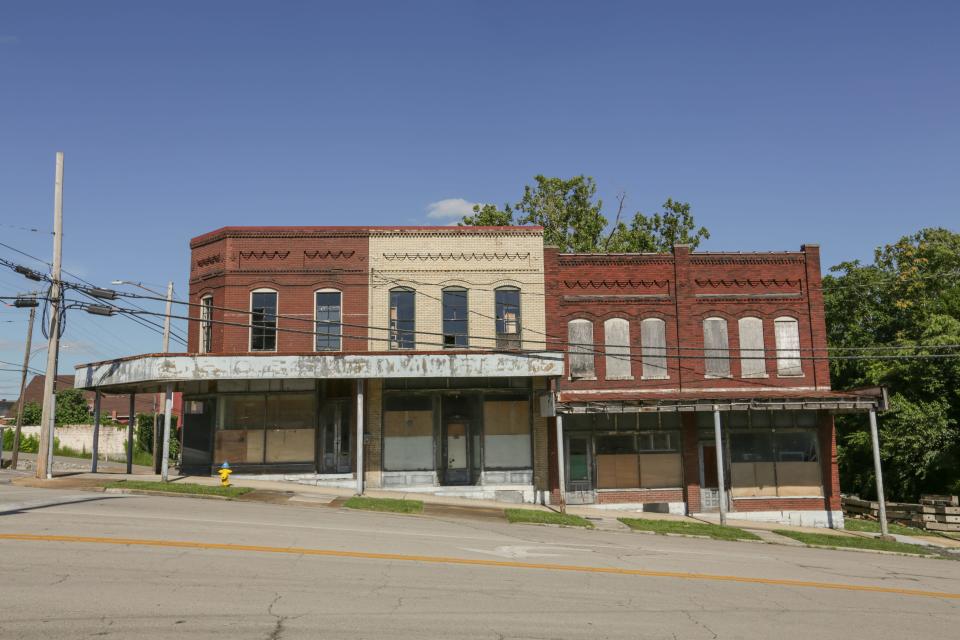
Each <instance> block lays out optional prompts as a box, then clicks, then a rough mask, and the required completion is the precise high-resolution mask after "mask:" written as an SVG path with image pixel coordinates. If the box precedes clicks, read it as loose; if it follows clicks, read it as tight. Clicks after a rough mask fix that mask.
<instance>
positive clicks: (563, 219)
mask: <svg viewBox="0 0 960 640" xmlns="http://www.w3.org/2000/svg"><path fill="white" fill-rule="evenodd" d="M625 201H626V196H625V195H621V196H620V197H619V198H618V202H619V208H618V210H617V214H616V217H615V219H614V222H613V224H612V225H611V224H610V222H609V220H608V219H607V217H606V216H605V215H604V214H603V201H602V200H600V199H598V198H597V185H596V183H595V182H594V180H593V178H591V177H589V176H583V175H581V176H575V177H573V178H569V179H563V178H548V177H546V176H542V175H538V176H535V177H534V184H533V185H527V186H526V187H524V190H523V196H522V197H521V198H520V201H519V202H517V203H516V204H515V205H513V206H511V205H509V204H506V205H504V206H503V208H498V207H497V206H496V205H492V204H484V205H475V206H474V207H473V215H468V216H464V217H463V219H462V220H461V221H460V224H461V225H466V226H503V225H511V224H534V225H539V226H541V227H543V236H544V242H545V243H546V244H548V245H552V246H556V247H560V249H561V251H567V252H582V253H608V252H669V251H670V250H671V249H672V248H673V245H674V244H689V245H691V247H692V248H696V247H697V246H698V245H699V244H700V242H701V240H703V239H706V238H709V237H710V233H709V231H707V229H706V228H704V227H697V225H696V223H695V222H694V219H693V214H692V213H691V211H690V204H689V203H686V202H679V201H675V200H673V199H672V198H668V199H667V201H666V202H665V203H664V204H663V211H662V212H659V213H656V214H654V215H652V216H646V215H644V214H642V213H640V212H637V213H635V214H634V216H633V218H632V219H631V221H630V223H629V224H627V223H625V222H622V221H621V219H620V218H621V215H622V213H623V208H624V204H625Z"/></svg>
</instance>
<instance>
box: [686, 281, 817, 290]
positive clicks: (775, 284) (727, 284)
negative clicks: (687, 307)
mask: <svg viewBox="0 0 960 640" xmlns="http://www.w3.org/2000/svg"><path fill="white" fill-rule="evenodd" d="M694 282H696V283H697V286H700V287H711V288H713V289H719V288H721V287H722V288H724V289H734V288H736V289H747V288H759V287H765V288H768V289H769V288H777V289H786V288H788V287H795V288H799V287H800V283H801V282H802V280H799V279H797V280H790V279H784V280H777V279H770V280H765V279H756V280H754V279H752V278H747V279H730V280H727V279H722V280H712V279H710V280H694Z"/></svg>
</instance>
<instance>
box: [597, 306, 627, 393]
mask: <svg viewBox="0 0 960 640" xmlns="http://www.w3.org/2000/svg"><path fill="white" fill-rule="evenodd" d="M603 343H604V350H605V351H606V357H605V358H604V361H605V364H606V369H607V374H606V375H607V379H608V380H624V379H628V378H630V375H631V370H630V322H628V321H627V320H624V319H623V318H609V319H608V320H606V321H604V323H603Z"/></svg>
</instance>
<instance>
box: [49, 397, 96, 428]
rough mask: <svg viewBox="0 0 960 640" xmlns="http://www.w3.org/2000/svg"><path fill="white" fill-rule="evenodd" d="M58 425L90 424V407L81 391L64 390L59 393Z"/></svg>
mask: <svg viewBox="0 0 960 640" xmlns="http://www.w3.org/2000/svg"><path fill="white" fill-rule="evenodd" d="M56 420H57V424H86V423H88V422H90V406H89V405H88V404H87V399H86V398H84V397H83V392H82V391H81V390H80V389H64V390H63V391H60V392H58V393H57V416H56Z"/></svg>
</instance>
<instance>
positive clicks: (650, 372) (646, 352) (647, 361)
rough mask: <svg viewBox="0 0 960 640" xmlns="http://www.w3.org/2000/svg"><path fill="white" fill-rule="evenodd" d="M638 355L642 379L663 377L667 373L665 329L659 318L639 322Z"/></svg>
mask: <svg viewBox="0 0 960 640" xmlns="http://www.w3.org/2000/svg"><path fill="white" fill-rule="evenodd" d="M640 357H641V358H642V359H643V377H644V379H647V380H649V379H653V380H657V379H664V378H667V377H668V374H667V330H666V323H665V322H664V321H663V320H661V319H660V318H646V319H644V320H643V322H641V323H640Z"/></svg>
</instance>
